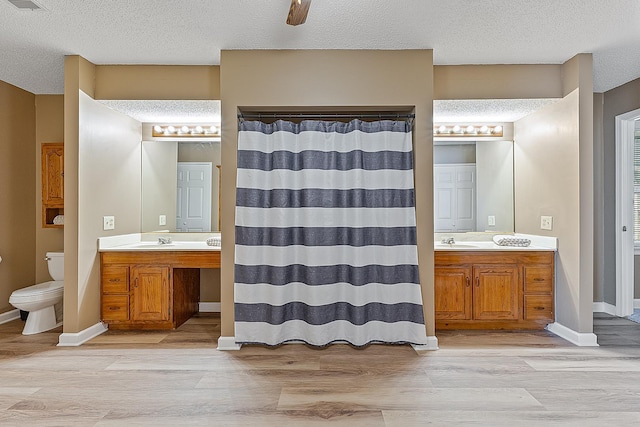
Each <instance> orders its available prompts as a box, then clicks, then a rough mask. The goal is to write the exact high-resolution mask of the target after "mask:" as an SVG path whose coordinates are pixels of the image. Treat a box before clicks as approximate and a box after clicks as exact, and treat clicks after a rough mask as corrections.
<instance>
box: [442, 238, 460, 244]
mask: <svg viewBox="0 0 640 427" xmlns="http://www.w3.org/2000/svg"><path fill="white" fill-rule="evenodd" d="M440 243H442V244H444V245H453V244H455V243H456V241H455V239H454V238H453V237H445V238H444V239H442V241H441V242H440Z"/></svg>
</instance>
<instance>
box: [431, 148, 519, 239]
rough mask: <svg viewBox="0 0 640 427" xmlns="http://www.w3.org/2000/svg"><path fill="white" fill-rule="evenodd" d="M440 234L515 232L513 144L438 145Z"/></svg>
mask: <svg viewBox="0 0 640 427" xmlns="http://www.w3.org/2000/svg"><path fill="white" fill-rule="evenodd" d="M433 160H434V165H433V175H434V176H433V178H434V179H433V182H434V189H433V194H434V231H435V232H436V233H444V232H474V231H491V232H513V229H514V205H513V142H512V141H463V142H450V141H435V142H434V146H433Z"/></svg>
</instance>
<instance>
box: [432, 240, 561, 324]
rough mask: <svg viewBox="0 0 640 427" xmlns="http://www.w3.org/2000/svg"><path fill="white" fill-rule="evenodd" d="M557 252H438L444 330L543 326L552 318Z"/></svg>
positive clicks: (438, 314) (439, 315)
mask: <svg viewBox="0 0 640 427" xmlns="http://www.w3.org/2000/svg"><path fill="white" fill-rule="evenodd" d="M553 277H554V253H553V252H546V251H544V252H543V251H540V252H537V251H499V252H471V251H436V253H435V277H434V279H435V280H434V293H435V318H436V328H440V329H542V328H544V327H545V326H546V325H547V324H548V323H552V322H553V321H554V312H553V286H554V282H553Z"/></svg>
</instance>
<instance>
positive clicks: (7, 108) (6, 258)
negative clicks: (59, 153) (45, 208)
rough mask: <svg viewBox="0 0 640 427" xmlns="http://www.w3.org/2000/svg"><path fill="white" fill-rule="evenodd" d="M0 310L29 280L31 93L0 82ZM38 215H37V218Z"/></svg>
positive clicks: (33, 153) (33, 215) (32, 168)
mask: <svg viewBox="0 0 640 427" xmlns="http://www.w3.org/2000/svg"><path fill="white" fill-rule="evenodd" d="M0 129H2V131H1V132H0V206H2V214H0V257H2V262H0V313H3V312H6V311H9V310H12V309H13V307H11V306H10V305H9V296H10V295H11V292H13V291H14V290H16V289H19V288H23V287H25V286H31V285H33V284H34V283H35V245H34V242H35V228H34V226H33V225H34V224H35V221H36V204H35V196H34V195H35V194H40V193H39V191H37V189H38V186H37V184H36V163H35V159H36V149H35V148H36V133H35V129H36V102H35V95H33V94H32V93H29V92H26V91H24V90H22V89H19V88H17V87H15V86H12V85H10V84H8V83H5V82H2V81H0ZM38 218H39V216H38Z"/></svg>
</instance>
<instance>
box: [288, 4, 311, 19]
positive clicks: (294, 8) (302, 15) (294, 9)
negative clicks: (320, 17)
mask: <svg viewBox="0 0 640 427" xmlns="http://www.w3.org/2000/svg"><path fill="white" fill-rule="evenodd" d="M309 6H311V0H291V7H290V8H289V15H287V24H289V25H300V24H304V21H306V20H307V13H308V12H309Z"/></svg>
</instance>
